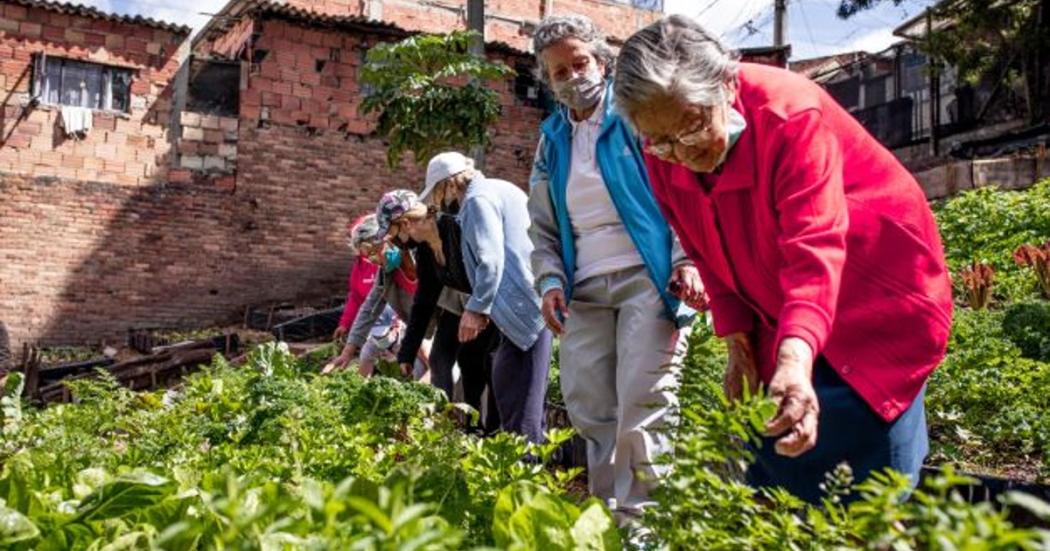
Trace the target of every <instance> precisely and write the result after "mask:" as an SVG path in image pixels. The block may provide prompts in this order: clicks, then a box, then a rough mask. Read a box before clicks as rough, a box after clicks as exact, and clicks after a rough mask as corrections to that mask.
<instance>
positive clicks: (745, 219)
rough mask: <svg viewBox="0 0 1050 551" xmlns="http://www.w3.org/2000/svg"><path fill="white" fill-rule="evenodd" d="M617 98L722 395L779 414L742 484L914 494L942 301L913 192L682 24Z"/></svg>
mask: <svg viewBox="0 0 1050 551" xmlns="http://www.w3.org/2000/svg"><path fill="white" fill-rule="evenodd" d="M614 91H615V99H616V102H617V105H618V106H619V109H621V111H622V112H623V113H624V115H625V116H626V118H627V119H628V120H629V121H630V122H631V123H632V125H633V126H634V128H635V129H636V130H637V131H638V132H639V134H641V136H642V137H643V138H644V139H645V143H646V145H645V147H644V149H645V151H646V162H647V166H648V171H649V178H650V185H651V186H652V188H653V192H654V194H655V196H656V198H657V201H658V203H659V204H660V208H661V209H662V210H663V211H664V212H665V215H666V217H667V219H668V220H669V221H670V223H671V225H672V226H673V227H674V229H675V230H676V231H677V233H678V236H679V238H680V239H681V241H682V244H683V246H684V247H685V249H686V252H687V253H688V254H689V255H690V256H691V257H692V258H693V260H694V261H695V262H696V265H697V268H698V269H699V270H700V275H701V279H702V280H703V282H704V284H705V286H706V290H707V292H708V293H709V295H710V301H711V309H712V313H713V317H714V323H715V330H716V332H717V334H718V335H719V336H721V337H724V338H726V339H727V341H728V343H729V351H730V357H729V365H728V366H727V371H726V378H725V387H726V392H727V394H729V395H730V397H731V398H735V397H738V396H739V395H740V394H741V392H742V389H743V388H744V385H750V386H752V387H754V386H755V385H756V383H762V384H764V385H765V387H766V389H767V392H768V394H769V396H770V397H771V398H772V399H773V400H774V401H776V402H777V403H778V411H777V413H776V415H775V416H774V418H773V419H772V420H771V421H770V422H769V423H768V424H767V426H766V438H765V441H764V442H763V443H762V445H761V446H760V447H759V449H758V450H757V452H756V462H755V464H754V465H752V466H751V468H750V469H749V472H748V480H749V482H751V483H752V484H753V485H755V486H758V487H767V486H780V487H784V488H786V489H788V490H789V491H791V492H793V493H795V494H796V495H797V496H799V497H801V498H803V499H805V500H807V501H810V502H816V501H819V499H820V498H821V490H820V484H821V482H823V481H824V479H825V474H826V473H827V472H829V471H831V470H833V469H834V468H835V467H836V466H837V465H839V464H840V463H843V462H845V463H847V464H849V466H850V467H851V468H852V470H853V474H854V480H855V481H858V482H859V481H861V480H863V479H865V478H867V477H868V475H869V474H870V473H871V472H872V471H877V470H882V469H884V468H887V467H890V468H893V469H896V470H897V471H900V472H902V473H904V474H906V475H908V476H910V477H911V479H912V482H913V483H915V482H917V479H918V474H919V469H920V467H921V465H922V461H923V459H924V458H925V456H926V453H927V451H928V447H929V446H928V441H927V432H926V415H925V409H924V404H923V401H924V390H925V383H926V379H927V378H928V377H929V375H930V373H931V372H932V371H933V370H934V369H935V368H936V367H937V365H938V364H939V363H940V362H941V360H942V359H943V357H944V353H945V350H946V348H947V342H948V334H949V329H950V326H951V313H952V297H951V283H950V280H949V277H948V271H947V268H946V266H945V262H944V251H943V247H942V245H941V240H940V236H939V235H938V232H937V227H936V224H935V222H934V218H933V214H932V212H931V211H930V208H929V205H928V204H927V202H926V199H925V197H924V195H923V192H922V190H921V189H920V187H919V185H918V184H917V183H916V181H915V179H914V178H913V177H912V176H911V175H910V174H909V173H908V171H907V170H906V169H905V168H904V167H903V166H902V165H901V164H900V163H899V162H898V161H897V159H896V158H895V157H894V156H893V154H892V153H890V152H889V151H888V150H887V149H886V148H884V147H883V146H882V145H881V144H879V142H878V141H876V140H875V138H873V137H872V136H871V135H870V134H869V133H868V132H867V131H865V129H864V128H863V127H862V126H861V125H860V124H859V123H858V122H857V121H856V120H855V119H854V118H853V117H852V116H850V114H849V113H847V112H846V111H845V110H844V109H843V108H842V107H841V106H839V105H838V104H837V103H836V102H835V100H834V99H832V98H831V96H829V95H828V94H827V93H826V92H825V91H824V90H823V89H822V88H820V87H819V86H817V85H816V84H814V83H812V82H810V81H809V80H807V79H805V78H804V77H802V76H799V75H796V74H794V73H791V72H790V71H786V70H782V69H778V68H774V67H767V66H762V65H753V64H748V63H738V62H737V61H736V60H735V57H734V55H733V54H732V53H731V52H730V51H729V50H727V49H726V48H725V47H724V46H723V45H722V44H721V43H720V42H719V41H718V39H716V38H715V37H714V35H712V34H710V33H708V32H707V31H705V30H704V29H703V28H702V27H700V26H699V25H698V24H697V23H696V22H694V21H693V20H691V19H689V18H686V17H681V16H670V17H668V18H665V19H663V20H661V21H658V22H656V23H654V24H652V25H650V26H649V27H647V28H645V29H643V30H641V31H639V32H638V33H636V34H635V35H634V36H632V37H631V38H630V39H629V40H628V41H627V42H626V44H625V45H624V47H623V49H622V50H621V53H620V56H619V59H618V61H617V73H616V78H615V88H614Z"/></svg>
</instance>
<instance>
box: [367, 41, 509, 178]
mask: <svg viewBox="0 0 1050 551" xmlns="http://www.w3.org/2000/svg"><path fill="white" fill-rule="evenodd" d="M476 37H477V35H476V33H472V32H464V31H453V32H451V33H448V34H442V35H416V36H412V37H409V38H406V39H404V40H402V41H400V42H396V43H383V44H377V45H375V46H373V47H372V49H370V50H369V51H368V56H367V61H366V63H365V65H364V66H363V67H362V68H361V76H360V81H361V84H362V85H364V86H367V87H370V88H371V92H370V93H369V94H368V95H366V96H365V98H364V101H362V103H361V108H360V110H361V113H362V114H364V115H370V114H378V125H377V127H376V132H377V133H378V134H379V135H380V136H382V137H383V138H384V139H386V140H387V142H388V143H389V146H388V149H387V162H388V163H389V164H390V166H391V167H394V166H397V165H398V164H400V162H401V159H402V157H403V156H404V154H405V153H406V152H411V153H412V154H413V157H414V158H415V160H416V162H417V163H425V162H427V161H428V160H429V159H430V157H432V156H433V155H434V154H435V153H438V152H441V151H443V150H447V149H461V150H469V149H470V148H472V147H475V146H485V145H488V140H489V137H488V127H489V126H490V125H492V124H493V123H495V122H496V121H497V120H498V118H499V113H500V103H499V94H498V93H497V92H496V91H494V90H492V89H489V88H487V87H485V85H484V81H490V80H496V79H502V78H505V77H506V76H508V75H510V74H511V73H512V71H511V70H510V68H508V67H507V66H505V65H503V64H502V63H493V62H490V61H487V60H485V59H483V58H479V57H476V56H475V55H473V54H471V53H470V51H469V47H470V43H471V41H472V40H475V39H476Z"/></svg>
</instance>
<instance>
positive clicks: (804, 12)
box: [795, 2, 817, 44]
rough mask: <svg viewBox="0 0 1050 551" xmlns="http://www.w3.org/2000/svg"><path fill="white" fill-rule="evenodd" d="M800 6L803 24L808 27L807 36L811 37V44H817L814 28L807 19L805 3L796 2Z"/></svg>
mask: <svg viewBox="0 0 1050 551" xmlns="http://www.w3.org/2000/svg"><path fill="white" fill-rule="evenodd" d="M795 3H796V4H798V11H799V13H801V14H802V23H803V24H804V25H805V26H806V34H807V35H809V43H810V44H816V43H817V41H816V39H814V38H813V28H812V27H810V25H809V18H808V17H806V8H805V7H804V3H803V2H795Z"/></svg>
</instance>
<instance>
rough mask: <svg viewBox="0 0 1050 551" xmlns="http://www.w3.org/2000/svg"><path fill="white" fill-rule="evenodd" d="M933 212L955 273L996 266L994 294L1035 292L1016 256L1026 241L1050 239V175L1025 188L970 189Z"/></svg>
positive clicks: (1014, 296) (1007, 296)
mask: <svg viewBox="0 0 1050 551" xmlns="http://www.w3.org/2000/svg"><path fill="white" fill-rule="evenodd" d="M934 212H935V214H936V216H937V225H938V227H939V228H940V230H941V237H942V238H943V240H944V250H945V253H946V255H947V260H948V267H949V268H950V269H951V271H952V272H953V273H956V274H957V273H959V272H960V271H961V270H962V269H963V268H965V267H966V266H968V265H970V264H971V263H972V262H975V261H977V262H984V263H987V264H990V265H991V266H992V267H993V268H994V269H995V273H996V285H995V295H996V297H997V298H999V299H1001V301H1002V302H1009V301H1011V300H1022V299H1026V298H1028V297H1030V296H1031V295H1032V294H1033V292H1034V291H1035V288H1034V287H1035V286H1034V285H1033V284H1032V280H1031V278H1030V276H1029V275H1028V274H1026V273H1025V271H1024V269H1023V268H1022V267H1020V266H1017V264H1016V263H1015V262H1014V261H1013V258H1012V257H1013V252H1014V251H1015V250H1016V249H1017V248H1018V247H1019V246H1021V245H1023V244H1025V243H1042V242H1044V241H1046V240H1047V239H1050V179H1048V180H1043V181H1041V182H1039V183H1036V184H1035V185H1033V186H1032V187H1031V188H1029V189H1027V190H1024V191H1002V190H998V189H995V188H980V189H976V190H972V191H967V192H965V193H961V194H959V195H957V196H955V197H953V198H951V199H949V200H947V201H944V202H942V203H940V204H939V205H937V206H936V208H935V210H934ZM957 282H958V280H957Z"/></svg>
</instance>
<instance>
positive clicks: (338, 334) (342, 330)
mask: <svg viewBox="0 0 1050 551" xmlns="http://www.w3.org/2000/svg"><path fill="white" fill-rule="evenodd" d="M349 331H350V330H349V329H347V328H346V327H336V328H335V331H333V332H332V340H333V341H337V342H342V340H343V339H345V338H346V334H347V333H348V332H349Z"/></svg>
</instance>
